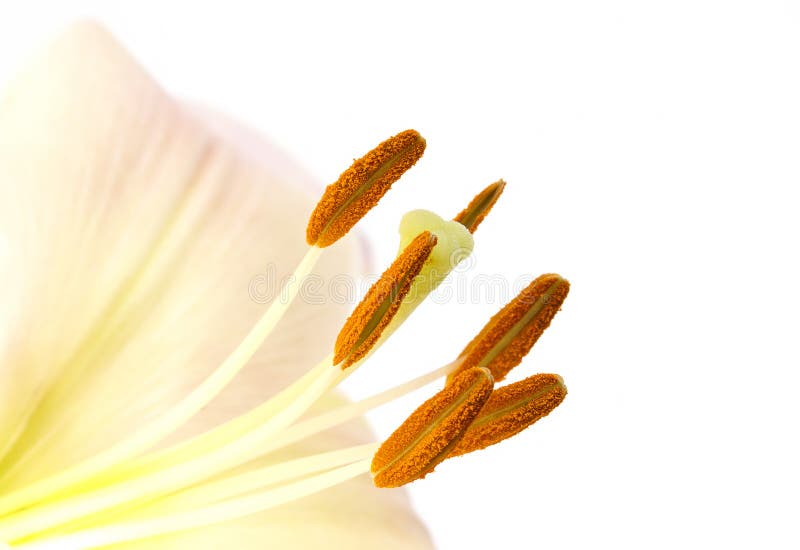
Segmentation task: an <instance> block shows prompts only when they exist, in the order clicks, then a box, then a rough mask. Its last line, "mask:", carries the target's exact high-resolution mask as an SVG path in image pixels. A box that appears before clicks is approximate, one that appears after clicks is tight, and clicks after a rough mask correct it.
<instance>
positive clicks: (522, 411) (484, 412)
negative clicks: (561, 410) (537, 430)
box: [448, 374, 567, 458]
mask: <svg viewBox="0 0 800 550" xmlns="http://www.w3.org/2000/svg"><path fill="white" fill-rule="evenodd" d="M566 396H567V387H566V386H565V385H564V381H563V380H562V379H561V377H560V376H558V375H557V374H536V375H534V376H531V377H529V378H526V379H525V380H522V381H520V382H515V383H514V384H509V385H507V386H503V387H502V388H498V389H496V390H494V391H493V392H492V396H491V397H490V398H489V400H488V401H487V402H486V404H485V405H484V406H483V408H482V409H481V413H480V415H478V417H477V418H476V419H475V420H474V421H473V422H472V424H470V426H469V429H467V432H466V433H465V434H464V437H463V438H462V439H461V441H460V442H459V443H458V445H456V447H455V448H454V449H453V451H452V452H451V453H450V455H449V457H454V456H459V455H463V454H466V453H471V452H472V451H476V450H478V449H484V448H486V447H488V446H490V445H494V444H495V443H500V442H501V441H503V440H504V439H507V438H509V437H511V436H513V435H516V434H518V433H519V432H521V431H522V430H524V429H525V428H527V427H528V426H530V425H531V424H533V423H534V422H536V421H537V420H539V419H541V418H544V417H545V416H547V415H548V414H550V413H551V412H553V410H554V409H555V408H556V407H558V406H559V405H560V404H561V402H562V401H563V400H564V398H565V397H566ZM449 457H448V458H449Z"/></svg>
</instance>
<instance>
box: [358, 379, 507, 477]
mask: <svg viewBox="0 0 800 550" xmlns="http://www.w3.org/2000/svg"><path fill="white" fill-rule="evenodd" d="M493 385H494V382H493V380H492V374H491V373H490V372H489V370H488V369H484V368H473V369H469V370H468V371H465V372H463V373H461V374H460V375H459V376H458V377H456V378H455V380H453V382H452V383H451V384H449V385H448V386H446V387H445V388H444V389H443V390H441V391H440V392H439V393H437V394H436V395H434V396H433V397H432V398H430V399H429V400H428V401H426V402H425V403H423V404H422V405H421V406H420V407H419V408H418V409H417V410H416V411H414V412H413V413H412V414H411V416H409V417H408V419H406V421H405V422H403V424H401V425H400V427H399V428H397V430H395V432H394V433H393V434H392V435H391V436H389V439H387V440H386V441H385V442H384V443H383V445H381V447H380V448H379V449H378V451H377V452H376V453H375V456H374V457H373V459H372V466H371V471H372V475H373V481H374V483H375V485H376V486H377V487H400V486H401V485H405V484H406V483H410V482H412V481H414V480H416V479H420V478H423V477H425V476H426V475H427V474H429V473H431V472H432V471H433V469H434V468H435V467H436V465H437V464H439V463H440V462H441V461H442V460H444V459H445V458H447V456H448V455H450V453H451V452H452V450H453V449H454V448H455V447H456V446H457V445H458V442H459V441H460V440H461V438H462V437H463V435H464V433H465V432H466V430H467V428H469V425H470V424H471V423H472V421H473V420H474V419H475V418H476V417H477V416H478V414H480V411H481V409H482V407H483V406H484V404H485V403H486V401H487V400H488V399H489V397H490V396H491V394H492V387H493Z"/></svg>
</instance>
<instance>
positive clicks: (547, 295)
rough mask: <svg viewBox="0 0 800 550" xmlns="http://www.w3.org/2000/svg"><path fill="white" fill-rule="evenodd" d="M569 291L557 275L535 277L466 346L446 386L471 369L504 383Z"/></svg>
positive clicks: (553, 315) (566, 284)
mask: <svg viewBox="0 0 800 550" xmlns="http://www.w3.org/2000/svg"><path fill="white" fill-rule="evenodd" d="M568 292H569V282H567V280H566V279H563V278H562V277H560V276H559V275H555V274H546V275H541V276H539V277H537V278H536V279H535V280H534V281H533V282H532V283H531V284H529V285H528V287H527V288H525V290H523V291H522V292H520V293H519V294H518V295H517V297H516V298H514V299H513V300H511V301H510V302H509V303H508V304H506V305H505V307H503V309H501V310H500V311H499V312H497V313H496V314H495V315H494V316H493V317H492V318H491V319H489V322H488V323H486V325H485V326H484V327H483V329H482V330H481V331H480V333H478V335H477V336H476V337H475V338H473V339H472V341H471V342H470V343H469V344H467V347H466V348H464V351H462V352H461V355H460V356H459V357H461V358H463V362H462V363H461V367H460V369H459V370H457V371H455V372H454V373H453V374H451V375H450V376H449V377H448V383H450V381H452V380H453V378H454V377H455V376H456V375H457V374H458V373H459V372H460V371H463V370H466V369H469V368H472V367H486V368H488V369H489V370H491V371H492V375H493V376H494V378H495V380H496V381H498V382H499V381H501V380H503V378H505V377H506V375H507V374H508V373H509V372H510V371H511V369H513V368H514V367H516V366H517V365H519V363H520V361H522V359H523V357H525V356H526V355H527V354H528V352H529V351H530V350H531V348H532V347H533V345H534V344H535V343H536V341H537V340H538V339H539V337H540V336H541V335H542V333H543V332H544V331H545V329H547V327H548V326H550V321H552V320H553V317H555V315H556V313H558V310H559V309H560V308H561V304H563V303H564V300H565V299H566V297H567V293H568Z"/></svg>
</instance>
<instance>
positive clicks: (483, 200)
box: [453, 180, 506, 233]
mask: <svg viewBox="0 0 800 550" xmlns="http://www.w3.org/2000/svg"><path fill="white" fill-rule="evenodd" d="M505 187H506V182H504V181H503V180H498V181H496V182H494V183H493V184H491V185H490V186H489V187H487V188H486V189H484V190H483V191H481V192H480V193H478V194H477V195H475V198H474V199H472V201H471V202H470V203H469V205H468V206H467V207H466V208H465V209H464V210H462V211H461V213H460V214H459V215H458V216H456V217H455V218H453V220H454V221H457V222H458V223H460V224H461V225H463V226H464V227H466V228H467V229H469V232H470V233H475V230H476V229H478V226H479V225H480V224H481V222H482V221H483V219H484V218H485V217H486V215H487V214H488V213H489V211H490V210H491V209H492V207H494V203H496V202H497V199H499V198H500V195H502V194H503V189H505Z"/></svg>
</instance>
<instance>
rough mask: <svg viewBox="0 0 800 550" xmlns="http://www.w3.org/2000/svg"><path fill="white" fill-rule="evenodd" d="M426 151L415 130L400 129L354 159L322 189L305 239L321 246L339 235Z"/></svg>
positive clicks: (340, 236) (359, 217)
mask: <svg viewBox="0 0 800 550" xmlns="http://www.w3.org/2000/svg"><path fill="white" fill-rule="evenodd" d="M424 152H425V139H424V138H423V137H422V136H421V135H419V133H418V132H417V131H416V130H406V131H404V132H400V133H399V134H397V135H396V136H394V137H391V138H389V139H387V140H386V141H384V142H383V143H381V144H380V145H378V146H377V147H376V148H375V149H373V150H372V151H370V152H369V153H367V154H366V155H364V156H363V157H361V158H360V159H358V160H356V161H355V162H353V164H352V165H351V166H350V168H348V169H347V170H345V171H344V172H342V175H340V176H339V179H338V180H337V181H336V182H335V183H333V184H331V185H329V186H328V187H327V188H326V189H325V194H324V195H323V196H322V198H321V199H320V201H319V203H318V204H317V207H316V208H315V209H314V212H313V213H312V214H311V218H310V219H309V221H308V228H307V229H306V241H307V242H308V244H309V245H312V246H314V245H316V246H318V247H320V248H324V247H326V246H330V245H331V244H333V243H335V242H336V241H337V240H339V239H340V238H342V237H343V236H344V235H345V234H346V233H347V232H348V231H350V229H351V228H352V227H353V226H354V225H355V224H356V223H357V222H358V220H360V219H361V218H362V217H364V215H365V214H366V213H367V212H368V211H369V210H370V209H371V208H372V207H374V206H375V205H376V204H378V201H379V200H380V199H381V197H383V195H385V194H386V192H387V191H388V190H389V188H390V187H391V186H392V184H393V183H394V182H396V181H397V180H398V179H399V178H400V176H402V175H403V173H404V172H405V171H406V170H408V169H409V168H411V167H412V166H413V165H414V164H415V163H416V162H417V161H418V160H419V159H420V157H422V154H423V153H424Z"/></svg>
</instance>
